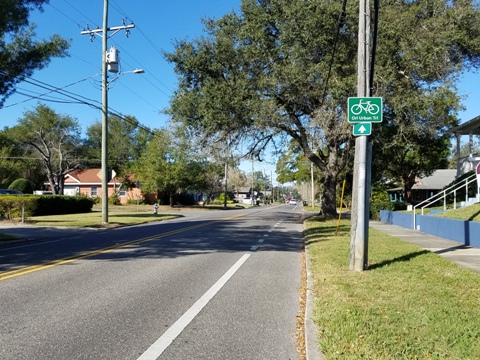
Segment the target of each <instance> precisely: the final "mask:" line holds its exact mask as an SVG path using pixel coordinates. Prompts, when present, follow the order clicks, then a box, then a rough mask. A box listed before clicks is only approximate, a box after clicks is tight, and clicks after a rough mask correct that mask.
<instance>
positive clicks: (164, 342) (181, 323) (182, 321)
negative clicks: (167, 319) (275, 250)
mask: <svg viewBox="0 0 480 360" xmlns="http://www.w3.org/2000/svg"><path fill="white" fill-rule="evenodd" d="M249 257H250V254H244V255H243V256H242V257H241V258H240V259H239V260H238V261H237V262H236V263H235V264H234V265H233V266H232V267H231V268H230V269H229V270H228V271H227V272H226V273H225V274H224V275H223V276H222V277H221V278H220V279H219V280H218V281H217V282H216V283H215V284H214V285H213V286H212V287H211V288H210V289H208V291H207V292H206V293H205V294H203V296H202V297H201V298H200V299H198V300H197V302H196V303H195V304H193V305H192V307H191V308H190V309H188V310H187V311H186V312H185V313H184V314H183V315H182V316H181V317H180V318H179V319H178V320H177V321H176V322H175V324H173V325H172V326H170V327H169V328H168V330H167V331H165V333H163V335H162V336H160V337H159V338H158V340H157V341H155V342H154V343H153V344H152V345H151V346H150V347H149V348H148V349H147V351H145V352H144V353H143V354H142V355H141V356H140V357H139V358H138V360H155V359H157V358H158V357H159V356H160V355H161V354H162V353H163V352H164V351H165V349H167V347H168V346H170V344H171V343H172V342H173V341H174V340H175V339H176V338H177V337H178V335H180V334H181V332H182V331H183V329H185V328H186V327H187V326H188V324H190V322H191V321H192V320H193V319H194V318H195V317H196V316H197V315H198V313H199V312H200V311H201V310H202V309H203V308H204V307H205V306H206V305H207V304H208V303H209V301H210V300H211V299H212V298H213V297H214V296H215V295H216V294H217V293H218V292H219V291H220V290H221V288H222V287H223V286H224V285H225V284H226V283H227V281H228V280H230V278H231V277H232V276H233V275H234V274H235V273H236V272H237V270H238V269H240V267H241V266H242V265H243V264H244V263H245V261H247V259H248V258H249Z"/></svg>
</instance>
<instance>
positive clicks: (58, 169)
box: [8, 104, 81, 194]
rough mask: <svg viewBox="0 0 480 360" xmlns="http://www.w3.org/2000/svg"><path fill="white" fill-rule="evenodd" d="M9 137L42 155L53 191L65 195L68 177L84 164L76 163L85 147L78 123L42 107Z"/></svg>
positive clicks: (40, 105)
mask: <svg viewBox="0 0 480 360" xmlns="http://www.w3.org/2000/svg"><path fill="white" fill-rule="evenodd" d="M8 134H9V136H10V138H11V139H13V140H14V141H15V142H17V143H19V144H23V145H24V146H26V147H27V148H28V149H29V150H30V151H32V152H33V153H36V154H37V155H38V156H39V158H40V159H41V161H42V163H43V165H44V170H45V173H46V175H47V178H48V181H49V182H50V186H51V188H52V191H54V193H55V194H63V184H64V177H65V175H66V174H68V173H69V172H71V171H73V170H75V169H76V168H78V166H79V165H80V164H79V163H78V162H76V158H77V156H76V154H77V151H78V149H79V147H80V144H81V138H80V126H79V124H78V121H77V120H76V119H74V118H72V117H70V116H68V115H60V114H57V113H56V112H55V111H54V110H53V109H51V108H50V107H48V106H46V105H43V104H39V105H37V107H36V108H35V109H34V110H30V111H26V112H25V113H24V115H23V118H21V119H19V120H18V125H17V126H14V127H12V128H10V129H9V131H8Z"/></svg>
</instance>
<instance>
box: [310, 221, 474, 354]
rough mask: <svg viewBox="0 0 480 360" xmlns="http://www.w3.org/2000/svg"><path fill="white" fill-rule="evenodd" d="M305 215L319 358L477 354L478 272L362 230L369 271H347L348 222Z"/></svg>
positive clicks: (385, 236) (415, 247)
mask: <svg viewBox="0 0 480 360" xmlns="http://www.w3.org/2000/svg"><path fill="white" fill-rule="evenodd" d="M336 226H337V220H336V219H330V220H328V219H321V218H318V217H314V218H310V219H309V220H307V228H306V230H305V241H306V244H308V246H309V253H310V257H311V266H312V273H313V277H314V289H313V290H314V294H315V304H314V313H315V316H314V318H315V322H316V324H317V326H318V329H319V341H320V346H321V350H322V352H323V353H324V354H325V356H326V358H327V359H329V360H330V359H342V360H345V359H359V358H364V359H382V360H384V359H444V358H449V359H479V358H480V306H479V305H480V300H479V299H480V276H479V275H478V274H476V273H474V272H472V271H470V270H468V269H464V268H461V267H460V266H458V265H457V264H454V263H451V262H449V261H447V260H445V259H443V258H442V257H440V256H438V255H436V254H433V253H430V252H428V251H425V250H423V249H421V248H419V247H417V246H415V245H412V244H409V243H406V242H404V241H401V240H399V239H396V238H394V237H391V236H388V235H386V234H383V233H381V232H378V231H376V230H375V229H370V236H369V270H368V271H365V272H362V273H359V272H354V271H351V270H350V269H349V250H350V221H349V220H342V221H341V224H340V230H339V233H338V235H337V236H335V229H336Z"/></svg>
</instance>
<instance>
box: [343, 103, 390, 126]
mask: <svg viewBox="0 0 480 360" xmlns="http://www.w3.org/2000/svg"><path fill="white" fill-rule="evenodd" d="M382 112H383V104H382V98H381V97H365V98H361V97H349V98H348V122H350V123H379V122H382V120H383V119H382Z"/></svg>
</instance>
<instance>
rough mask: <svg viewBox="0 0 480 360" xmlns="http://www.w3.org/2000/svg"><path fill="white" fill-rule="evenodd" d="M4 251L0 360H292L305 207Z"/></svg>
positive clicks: (207, 214) (86, 234)
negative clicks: (302, 209) (302, 212)
mask: <svg viewBox="0 0 480 360" xmlns="http://www.w3.org/2000/svg"><path fill="white" fill-rule="evenodd" d="M186 215H187V216H186V217H185V218H181V219H176V220H171V221H166V222H160V223H156V224H150V225H142V226H135V227H128V228H121V229H115V230H99V231H81V232H78V231H76V232H72V233H71V234H69V236H68V237H65V236H60V235H57V236H56V237H55V236H53V235H52V236H44V237H43V239H42V240H39V241H35V242H27V243H19V244H16V245H12V246H9V247H5V246H4V247H2V248H0V303H1V305H2V311H1V315H0V358H1V359H2V360H9V359H15V360H19V359H116V360H118V359H142V360H147V359H157V358H158V359H275V360H277V359H297V358H298V355H297V352H296V349H295V337H294V334H295V329H296V316H297V315H298V313H299V310H300V307H299V304H298V301H299V294H298V290H297V289H298V288H299V286H300V273H301V251H300V250H301V233H302V221H301V206H293V205H281V206H269V207H262V208H252V209H239V210H229V211H199V212H191V213H190V212H189V213H188V214H186Z"/></svg>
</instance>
